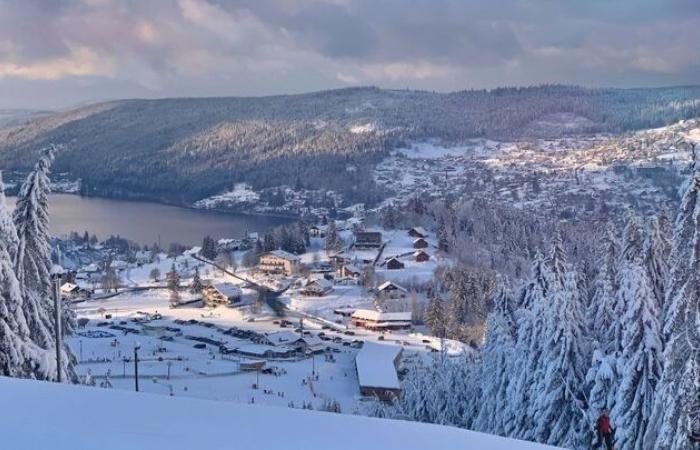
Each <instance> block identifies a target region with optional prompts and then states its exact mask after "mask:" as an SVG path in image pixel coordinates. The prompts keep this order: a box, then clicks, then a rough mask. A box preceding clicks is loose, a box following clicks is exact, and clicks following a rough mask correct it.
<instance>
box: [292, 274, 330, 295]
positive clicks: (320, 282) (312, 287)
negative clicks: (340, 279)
mask: <svg viewBox="0 0 700 450" xmlns="http://www.w3.org/2000/svg"><path fill="white" fill-rule="evenodd" d="M331 291H333V283H332V282H331V281H328V280H326V279H325V278H316V279H307V280H306V281H305V283H304V285H303V287H302V288H301V290H300V291H299V293H301V294H302V295H308V296H310V297H323V296H324V295H326V294H329V293H330V292H331Z"/></svg>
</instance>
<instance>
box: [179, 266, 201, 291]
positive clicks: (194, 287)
mask: <svg viewBox="0 0 700 450" xmlns="http://www.w3.org/2000/svg"><path fill="white" fill-rule="evenodd" d="M178 284H179V282H178ZM202 289H204V283H202V279H201V277H200V276H199V267H195V268H194V275H193V276H192V283H190V287H189V290H190V293H192V294H199V293H200V292H202Z"/></svg>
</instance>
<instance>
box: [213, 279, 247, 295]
mask: <svg viewBox="0 0 700 450" xmlns="http://www.w3.org/2000/svg"><path fill="white" fill-rule="evenodd" d="M211 287H213V288H214V289H216V290H217V291H218V292H219V293H220V294H221V295H223V296H226V297H239V296H240V295H241V294H242V293H243V291H241V288H239V287H238V286H236V285H235V284H233V283H228V282H224V283H214V284H212V285H211Z"/></svg>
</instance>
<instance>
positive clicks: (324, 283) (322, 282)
mask: <svg viewBox="0 0 700 450" xmlns="http://www.w3.org/2000/svg"><path fill="white" fill-rule="evenodd" d="M312 284H317V285H318V286H319V287H320V288H321V289H331V288H332V287H333V282H331V281H329V280H326V279H325V278H314V279H309V280H306V283H305V284H304V286H309V285H312Z"/></svg>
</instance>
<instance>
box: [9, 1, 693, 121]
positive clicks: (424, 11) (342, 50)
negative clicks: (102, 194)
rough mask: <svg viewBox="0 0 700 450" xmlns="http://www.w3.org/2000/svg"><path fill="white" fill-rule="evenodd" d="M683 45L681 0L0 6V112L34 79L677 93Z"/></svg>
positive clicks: (227, 89) (159, 91)
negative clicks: (662, 88)
mask: <svg viewBox="0 0 700 450" xmlns="http://www.w3.org/2000/svg"><path fill="white" fill-rule="evenodd" d="M697 42H700V2H698V1H697V0H618V1H615V2H610V1H609V0H587V1H585V2H584V1H581V2H579V1H561V0H501V1H498V2H493V1H486V0H149V1H147V2H144V1H140V0H0V92H1V93H7V94H8V95H3V96H0V107H3V106H18V105H21V106H33V105H32V104H29V102H30V101H36V100H35V97H34V96H32V95H28V93H29V92H31V91H32V89H33V87H37V89H38V86H39V85H41V88H42V89H43V88H45V86H47V84H46V83H45V82H46V81H50V82H51V84H52V85H54V86H55V87H56V88H57V89H61V87H63V88H65V89H66V90H67V91H70V92H73V93H75V95H76V98H75V101H74V102H75V103H77V102H81V101H84V100H85V99H87V98H88V97H89V98H90V99H92V98H94V97H95V96H97V97H103V98H111V97H116V96H125V95H126V96H148V97H159V96H190V95H192V96H196V95H259V94H268V93H285V92H301V91H307V90H314V89H325V88H330V87H338V86H344V85H355V84H376V85H380V86H386V87H401V88H404V87H412V88H423V89H436V90H455V89H465V88H475V87H476V88H478V87H493V86H498V85H506V84H507V85H514V84H516V85H527V84H539V83H545V82H559V83H577V84H586V85H619V86H636V85H657V84H679V83H685V84H688V83H697V81H698V78H697V76H698V67H700V46H698V45H697ZM7 86H12V87H13V89H11V90H10V89H8V88H7ZM77 86H89V87H90V88H89V89H86V90H85V94H81V92H80V90H79V89H77V88H76V87H77ZM117 86H118V88H117ZM3 88H4V89H3ZM100 93H102V94H101V95H100ZM30 99H31V100H30ZM65 101H66V100H65V95H64V94H61V95H58V94H53V95H52V94H49V95H47V96H46V97H42V98H41V99H40V105H39V106H42V107H50V106H63V105H64V104H65Z"/></svg>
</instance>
